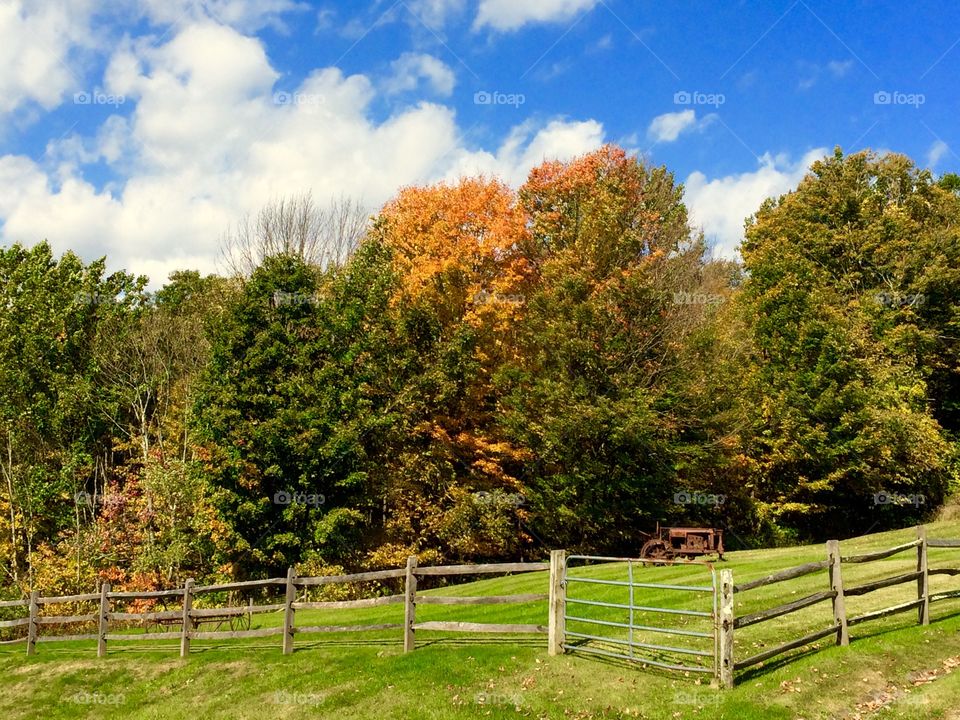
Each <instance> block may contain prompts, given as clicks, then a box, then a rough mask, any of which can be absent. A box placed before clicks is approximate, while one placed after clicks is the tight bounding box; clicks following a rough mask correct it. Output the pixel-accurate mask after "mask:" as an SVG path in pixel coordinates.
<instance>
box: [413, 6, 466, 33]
mask: <svg viewBox="0 0 960 720" xmlns="http://www.w3.org/2000/svg"><path fill="white" fill-rule="evenodd" d="M405 2H406V6H407V9H408V10H409V11H410V12H411V13H413V14H414V15H415V16H416V17H417V19H418V20H420V22H422V23H423V24H424V25H426V26H427V27H430V28H442V27H443V26H444V25H446V24H447V21H448V20H449V18H450V16H452V15H458V14H459V13H461V12H463V9H464V7H465V6H466V0H405Z"/></svg>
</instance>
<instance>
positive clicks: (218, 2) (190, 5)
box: [133, 0, 310, 32]
mask: <svg viewBox="0 0 960 720" xmlns="http://www.w3.org/2000/svg"><path fill="white" fill-rule="evenodd" d="M133 1H134V2H135V4H136V5H137V6H138V8H139V10H140V12H141V13H142V14H143V15H144V16H146V17H147V18H149V19H150V20H151V21H152V22H154V23H156V24H157V25H177V26H182V25H183V24H184V23H197V22H204V21H213V22H216V23H218V24H222V25H227V26H229V27H234V28H237V29H239V30H242V31H245V32H253V31H256V30H260V29H261V28H264V27H267V26H270V27H273V28H276V29H278V30H284V29H285V25H284V23H283V21H282V19H281V16H282V15H284V14H285V13H289V12H292V11H303V10H307V9H309V8H310V6H309V5H308V4H306V3H302V2H295V0H203V1H202V2H198V1H197V0H133Z"/></svg>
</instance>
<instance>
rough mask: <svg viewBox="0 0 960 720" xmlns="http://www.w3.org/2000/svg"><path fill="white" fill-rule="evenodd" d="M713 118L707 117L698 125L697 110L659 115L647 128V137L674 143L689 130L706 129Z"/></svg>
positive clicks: (711, 116) (656, 140)
mask: <svg viewBox="0 0 960 720" xmlns="http://www.w3.org/2000/svg"><path fill="white" fill-rule="evenodd" d="M713 117H714V116H713V115H707V116H706V117H705V118H703V120H701V121H700V122H699V123H698V122H697V113H696V111H695V110H680V111H679V112H673V113H664V114H663V115H657V116H656V117H655V118H654V119H653V120H652V121H651V122H650V126H649V127H648V128H647V137H649V138H650V139H651V140H654V141H655V142H673V141H674V140H676V139H677V138H678V137H680V135H681V134H682V133H684V132H687V131H688V130H695V129H700V128H703V127H706V126H707V125H708V124H709V123H710V122H711V121H712V119H713Z"/></svg>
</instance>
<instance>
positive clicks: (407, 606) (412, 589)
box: [403, 555, 417, 653]
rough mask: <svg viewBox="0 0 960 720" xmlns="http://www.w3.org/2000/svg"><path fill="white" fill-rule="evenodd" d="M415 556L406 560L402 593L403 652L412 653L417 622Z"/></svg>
mask: <svg viewBox="0 0 960 720" xmlns="http://www.w3.org/2000/svg"><path fill="white" fill-rule="evenodd" d="M416 569H417V556H416V555H411V556H410V557H408V558H407V574H406V577H405V580H406V582H405V583H404V591H403V651H404V652H405V653H408V652H413V648H414V643H415V635H414V633H415V631H414V629H413V626H414V623H416V621H417V574H416V573H415V572H414V571H415V570H416Z"/></svg>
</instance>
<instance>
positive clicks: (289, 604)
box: [283, 567, 297, 655]
mask: <svg viewBox="0 0 960 720" xmlns="http://www.w3.org/2000/svg"><path fill="white" fill-rule="evenodd" d="M296 576H297V574H296V572H294V569H293V568H292V567H290V568H287V595H286V598H285V600H284V605H283V654H284V655H290V654H291V653H292V652H293V603H294V602H295V601H296V599H297V586H296V585H294V583H293V579H294V578H295V577H296Z"/></svg>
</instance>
